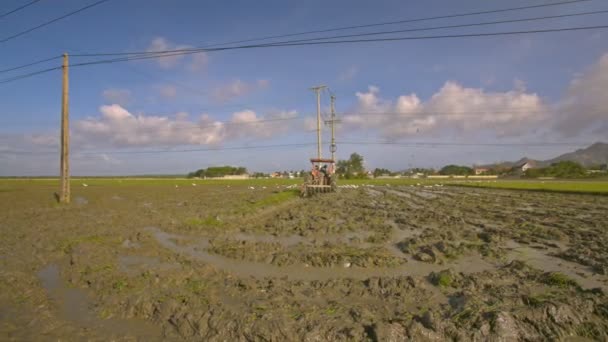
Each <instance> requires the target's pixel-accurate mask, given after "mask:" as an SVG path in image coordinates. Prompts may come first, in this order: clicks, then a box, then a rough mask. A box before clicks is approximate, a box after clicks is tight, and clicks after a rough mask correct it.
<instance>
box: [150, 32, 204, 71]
mask: <svg viewBox="0 0 608 342" xmlns="http://www.w3.org/2000/svg"><path fill="white" fill-rule="evenodd" d="M192 47H193V46H191V45H177V44H173V43H171V42H169V41H168V40H167V39H166V38H163V37H156V38H154V39H153V40H152V42H150V45H149V46H148V49H147V50H146V51H147V52H156V51H166V50H181V49H190V48H192ZM187 58H190V64H189V68H190V69H191V70H193V71H194V70H200V69H202V68H203V67H205V66H206V65H207V62H208V56H207V54H206V53H204V52H199V53H196V54H189V55H180V54H174V55H171V54H170V53H169V54H168V56H164V57H159V58H155V61H156V62H157V63H158V65H160V66H161V67H162V68H164V69H171V68H174V67H176V66H178V65H179V64H180V62H181V61H182V60H184V59H187Z"/></svg>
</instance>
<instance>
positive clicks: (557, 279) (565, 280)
mask: <svg viewBox="0 0 608 342" xmlns="http://www.w3.org/2000/svg"><path fill="white" fill-rule="evenodd" d="M542 282H543V283H545V284H547V285H550V286H555V287H562V288H564V287H570V286H578V284H577V283H576V281H575V280H574V279H571V278H570V277H568V276H567V275H565V274H563V273H560V272H552V273H547V274H546V275H545V276H544V277H543V279H542Z"/></svg>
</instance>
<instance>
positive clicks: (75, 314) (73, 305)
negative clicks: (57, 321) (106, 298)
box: [38, 264, 161, 340]
mask: <svg viewBox="0 0 608 342" xmlns="http://www.w3.org/2000/svg"><path fill="white" fill-rule="evenodd" d="M38 279H39V280H40V282H41V283H42V286H43V287H44V289H45V290H46V292H47V294H48V296H49V298H50V299H51V301H52V302H54V303H55V304H56V305H57V307H58V308H59V314H60V316H61V317H62V318H63V319H65V320H68V321H71V322H73V323H74V324H76V325H78V326H81V327H84V328H90V329H94V330H95V332H97V333H100V334H101V335H104V336H107V337H109V338H110V337H115V336H123V337H124V336H136V337H141V338H146V340H160V336H161V331H160V329H158V328H157V327H156V326H154V325H152V324H149V323H146V322H143V321H139V320H135V319H118V318H110V319H101V318H99V317H97V315H96V314H95V311H94V310H93V305H92V303H91V301H90V299H89V297H88V296H87V294H86V292H85V291H84V290H82V289H78V288H71V287H68V286H67V285H66V284H65V282H64V281H63V280H62V279H61V275H60V272H59V267H58V266H57V265H55V264H51V265H48V266H46V267H45V268H43V269H42V270H40V271H39V272H38Z"/></svg>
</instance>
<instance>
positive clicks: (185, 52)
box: [71, 25, 608, 67]
mask: <svg viewBox="0 0 608 342" xmlns="http://www.w3.org/2000/svg"><path fill="white" fill-rule="evenodd" d="M606 28H608V25H597V26H582V27H564V28H555V29H543V30H540V29H539V30H525V31H505V32H490V33H472V34H453V35H438V36H415V37H393V38H371V39H351V40H333V41H313V42H300V43H297V42H296V43H291V42H289V41H286V42H280V43H272V44H258V45H241V46H232V47H226V48H212V49H190V50H174V51H169V50H167V51H166V52H162V53H159V54H156V55H145V56H135V57H121V58H114V59H106V60H97V61H90V62H82V63H76V64H72V65H71V67H79V66H88V65H97V64H108V63H118V62H128V61H134V60H143V59H154V58H163V57H169V56H179V55H188V54H195V53H202V52H212V51H224V50H240V49H251V48H269V47H285V46H307V45H333V44H352V43H371V42H390V41H408V40H428V39H450V38H472V37H493V36H508V35H520V34H535V33H550V32H566V31H584V30H596V29H606ZM80 56H82V55H80Z"/></svg>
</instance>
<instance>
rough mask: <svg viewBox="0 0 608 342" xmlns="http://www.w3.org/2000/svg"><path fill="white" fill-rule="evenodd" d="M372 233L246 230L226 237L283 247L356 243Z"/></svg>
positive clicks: (231, 239)
mask: <svg viewBox="0 0 608 342" xmlns="http://www.w3.org/2000/svg"><path fill="white" fill-rule="evenodd" d="M371 235H372V232H361V231H358V232H344V233H341V234H328V235H323V236H322V237H305V236H302V235H297V234H294V235H287V236H275V235H260V234H248V233H244V232H238V233H236V234H232V235H229V236H226V237H219V238H225V239H226V240H230V241H235V240H236V241H247V242H261V243H278V244H279V245H281V246H282V247H286V248H287V247H292V246H296V245H299V244H304V245H318V244H325V243H331V244H339V243H344V242H348V243H356V242H360V241H364V240H365V239H367V238H368V237H370V236H371Z"/></svg>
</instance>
